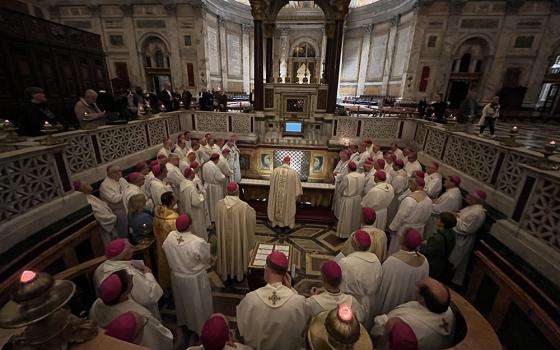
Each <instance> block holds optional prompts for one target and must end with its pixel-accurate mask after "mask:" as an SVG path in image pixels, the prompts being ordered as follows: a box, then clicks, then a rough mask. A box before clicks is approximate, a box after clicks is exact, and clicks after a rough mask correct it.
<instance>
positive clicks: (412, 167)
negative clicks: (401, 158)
mask: <svg viewBox="0 0 560 350" xmlns="http://www.w3.org/2000/svg"><path fill="white" fill-rule="evenodd" d="M404 170H405V171H406V173H407V175H408V177H411V176H412V175H414V172H416V171H422V165H421V164H420V162H419V161H417V160H415V161H414V162H407V163H406V164H405V166H404Z"/></svg>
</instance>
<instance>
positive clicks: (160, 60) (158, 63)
mask: <svg viewBox="0 0 560 350" xmlns="http://www.w3.org/2000/svg"><path fill="white" fill-rule="evenodd" d="M154 60H155V61H156V67H157V68H165V65H164V63H163V52H161V50H157V51H156V52H155V54H154Z"/></svg>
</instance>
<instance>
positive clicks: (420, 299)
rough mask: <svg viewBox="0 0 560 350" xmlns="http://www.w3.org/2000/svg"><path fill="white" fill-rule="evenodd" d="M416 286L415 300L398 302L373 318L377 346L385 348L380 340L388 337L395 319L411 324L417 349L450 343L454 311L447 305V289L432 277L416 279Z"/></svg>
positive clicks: (453, 324)
mask: <svg viewBox="0 0 560 350" xmlns="http://www.w3.org/2000/svg"><path fill="white" fill-rule="evenodd" d="M416 287H417V290H418V292H417V297H416V300H415V301H410V302H408V303H405V304H401V305H399V306H397V307H396V308H395V309H393V310H391V311H390V312H389V313H387V314H384V315H381V316H377V317H376V318H375V325H374V327H373V330H372V334H373V335H374V336H375V338H376V339H377V338H378V337H379V338H380V340H381V341H377V342H376V347H378V348H379V349H384V348H385V346H386V344H384V343H383V342H382V340H383V339H387V338H388V335H389V333H391V332H392V331H393V326H394V324H395V322H397V321H404V322H405V323H406V324H407V325H408V326H410V328H411V329H412V331H413V332H414V335H415V338H416V340H417V344H418V345H417V346H418V349H419V350H433V349H447V348H449V347H450V346H451V345H452V344H453V338H454V334H455V315H454V314H453V311H452V310H451V308H450V306H449V305H450V299H451V297H450V295H449V291H448V290H447V288H445V286H444V285H443V284H441V283H440V282H438V281H436V280H434V279H431V278H425V279H424V280H422V281H419V282H418V283H417V286H416ZM428 294H429V295H430V297H429V298H428ZM384 334H385V336H383V335H384Z"/></svg>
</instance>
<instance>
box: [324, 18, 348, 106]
mask: <svg viewBox="0 0 560 350" xmlns="http://www.w3.org/2000/svg"><path fill="white" fill-rule="evenodd" d="M343 34H344V19H337V20H336V21H335V22H334V37H333V43H332V45H331V48H332V49H331V52H330V58H329V62H328V64H329V65H328V68H327V69H328V71H329V76H328V82H329V87H328V90H327V113H334V109H335V107H336V97H337V93H338V75H339V73H340V56H341V54H342V37H343Z"/></svg>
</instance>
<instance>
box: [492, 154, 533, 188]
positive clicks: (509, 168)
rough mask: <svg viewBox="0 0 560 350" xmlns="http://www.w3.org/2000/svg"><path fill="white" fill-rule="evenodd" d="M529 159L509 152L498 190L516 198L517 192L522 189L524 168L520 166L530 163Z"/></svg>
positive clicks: (501, 170)
mask: <svg viewBox="0 0 560 350" xmlns="http://www.w3.org/2000/svg"><path fill="white" fill-rule="evenodd" d="M529 159H530V158H529V157H525V156H523V155H520V154H515V153H511V152H507V153H506V156H505V159H504V162H503V163H502V166H501V169H500V174H499V176H498V181H497V183H496V188H497V189H498V190H499V191H500V192H503V193H505V194H507V195H508V196H510V197H512V198H515V195H516V193H517V190H518V189H519V188H521V186H522V183H521V181H522V180H523V168H522V167H521V166H520V164H527V163H529Z"/></svg>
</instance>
